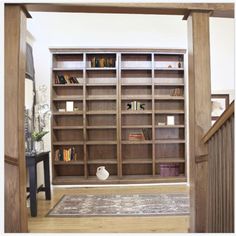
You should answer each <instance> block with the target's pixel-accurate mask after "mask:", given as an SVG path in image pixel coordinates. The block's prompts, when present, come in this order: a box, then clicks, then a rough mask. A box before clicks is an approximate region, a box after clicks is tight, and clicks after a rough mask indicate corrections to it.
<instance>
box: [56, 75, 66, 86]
mask: <svg viewBox="0 0 236 236" xmlns="http://www.w3.org/2000/svg"><path fill="white" fill-rule="evenodd" d="M57 78H58V80H59V83H60V84H66V80H65V78H64V76H63V75H57Z"/></svg>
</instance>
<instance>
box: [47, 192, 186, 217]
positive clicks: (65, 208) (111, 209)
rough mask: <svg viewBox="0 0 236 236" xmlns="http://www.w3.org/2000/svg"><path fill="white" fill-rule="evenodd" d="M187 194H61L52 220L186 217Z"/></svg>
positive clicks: (51, 211) (52, 211) (53, 211)
mask: <svg viewBox="0 0 236 236" xmlns="http://www.w3.org/2000/svg"><path fill="white" fill-rule="evenodd" d="M188 214H189V197H188V195H187V194H182V193H171V194H132V195H64V196H63V197H62V198H61V199H60V201H59V202H58V203H57V204H56V205H55V206H54V208H53V209H52V210H50V211H49V213H48V214H47V216H51V217H78V216H161V215H188Z"/></svg>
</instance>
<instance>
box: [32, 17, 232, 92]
mask: <svg viewBox="0 0 236 236" xmlns="http://www.w3.org/2000/svg"><path fill="white" fill-rule="evenodd" d="M31 14H32V16H33V19H29V20H28V30H29V31H30V32H31V33H32V35H33V36H34V37H35V39H36V41H35V44H34V58H35V67H36V80H37V84H48V85H49V81H50V65H51V57H50V53H49V50H48V48H49V47H51V46H52V47H57V46H58V47H144V48H145V47H157V48H160V47H164V48H187V22H186V21H183V20H182V17H181V16H154V15H121V14H117V15H112V14H86V13H81V14H77V13H31ZM210 38H211V41H210V43H211V77H212V91H213V92H215V91H228V90H231V93H232V90H233V88H234V20H233V19H224V18H211V20H210ZM232 95H233V94H232Z"/></svg>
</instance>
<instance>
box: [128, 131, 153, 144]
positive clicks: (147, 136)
mask: <svg viewBox="0 0 236 236" xmlns="http://www.w3.org/2000/svg"><path fill="white" fill-rule="evenodd" d="M128 139H129V141H143V140H151V139H152V135H151V131H150V130H149V129H145V128H143V129H140V130H139V131H134V132H131V133H129V136H128Z"/></svg>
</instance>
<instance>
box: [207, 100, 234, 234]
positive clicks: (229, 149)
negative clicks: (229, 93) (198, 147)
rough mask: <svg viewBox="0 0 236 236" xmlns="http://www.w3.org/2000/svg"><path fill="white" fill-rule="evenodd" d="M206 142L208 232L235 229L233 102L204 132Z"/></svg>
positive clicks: (230, 231) (231, 230) (232, 230)
mask: <svg viewBox="0 0 236 236" xmlns="http://www.w3.org/2000/svg"><path fill="white" fill-rule="evenodd" d="M203 142H204V143H205V144H207V145H208V157H207V159H208V193H207V198H206V203H207V208H208V210H207V212H208V216H207V221H208V222H207V232H209V233H214V232H217V233H220V232H225V233H226V232H227V233H233V232H234V102H232V103H231V104H230V106H229V107H228V109H227V110H226V111H225V112H224V113H223V114H222V115H221V116H220V118H219V119H218V120H217V121H216V122H215V123H214V125H213V126H212V127H211V128H210V130H209V131H208V132H207V133H206V134H205V135H204V137H203Z"/></svg>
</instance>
